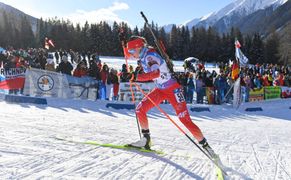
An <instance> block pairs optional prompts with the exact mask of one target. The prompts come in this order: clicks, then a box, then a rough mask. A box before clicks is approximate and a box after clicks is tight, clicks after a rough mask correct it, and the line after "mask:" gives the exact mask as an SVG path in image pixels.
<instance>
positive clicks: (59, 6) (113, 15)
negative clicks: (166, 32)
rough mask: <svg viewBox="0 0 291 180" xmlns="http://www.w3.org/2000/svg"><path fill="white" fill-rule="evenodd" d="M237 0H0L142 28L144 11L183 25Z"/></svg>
mask: <svg viewBox="0 0 291 180" xmlns="http://www.w3.org/2000/svg"><path fill="white" fill-rule="evenodd" d="M233 1H234V0H179V1H177V0H172V1H169V0H158V1H157V0H50V1H40V0H25V1H23V0H0V2H3V3H5V4H8V5H11V6H13V7H15V8H17V9H19V10H21V11H23V12H25V13H26V14H29V15H31V16H34V17H36V18H40V17H43V19H46V18H48V17H56V16H57V17H58V18H64V19H70V20H71V21H72V22H75V23H76V22H79V23H80V24H81V25H82V24H84V23H85V21H86V20H87V21H88V22H89V23H96V22H97V23H98V22H100V21H101V20H102V21H104V20H105V21H107V22H113V21H116V22H121V21H124V22H127V23H128V24H129V25H130V26H131V27H135V26H138V27H142V26H143V24H144V20H143V19H142V17H141V16H140V11H143V12H144V14H145V15H146V16H147V18H148V20H149V21H150V22H151V21H154V22H155V23H157V24H158V25H160V26H163V25H167V24H178V25H179V24H183V23H185V22H187V21H189V20H192V19H194V18H199V17H202V16H204V15H207V14H209V13H211V12H215V11H218V10H220V9H221V8H223V7H224V6H226V5H228V4H229V3H231V2H233Z"/></svg>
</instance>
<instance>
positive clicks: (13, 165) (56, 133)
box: [0, 96, 291, 180]
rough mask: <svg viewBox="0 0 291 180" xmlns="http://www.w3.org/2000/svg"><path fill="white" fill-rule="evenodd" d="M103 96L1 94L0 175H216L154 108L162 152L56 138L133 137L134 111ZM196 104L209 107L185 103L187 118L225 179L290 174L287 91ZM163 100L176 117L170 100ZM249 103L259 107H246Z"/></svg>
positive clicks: (104, 139) (118, 141) (153, 133)
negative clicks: (25, 99)
mask: <svg viewBox="0 0 291 180" xmlns="http://www.w3.org/2000/svg"><path fill="white" fill-rule="evenodd" d="M2 98H3V96H2ZM106 103H107V102H106V101H95V102H94V101H87V100H65V99H53V98H48V105H33V104H8V103H6V102H4V101H3V100H0V107H1V108H0V114H1V118H0V179H130V180H131V179H158V180H162V179H164V180H169V179H171V180H172V179H183V180H184V179H216V176H215V172H214V169H215V168H214V166H213V164H211V162H210V161H209V160H208V159H207V158H206V157H205V156H204V155H203V154H202V153H201V152H200V151H199V150H198V149H197V148H196V147H195V146H194V145H193V144H192V143H191V142H190V141H189V140H188V139H187V138H186V137H185V136H184V135H183V134H181V133H180V132H179V131H178V130H177V129H176V127H174V126H173V125H172V124H171V122H170V121H168V120H167V119H165V117H164V116H163V115H162V114H161V113H160V112H159V111H158V110H157V109H153V110H151V111H150V112H149V121H150V127H151V128H150V129H151V136H152V140H153V143H154V145H153V149H157V150H162V151H164V152H165V154H164V155H155V154H152V153H141V152H135V151H125V150H119V149H111V148H106V147H97V146H93V145H85V144H80V143H73V142H67V141H61V140H57V139H56V138H67V139H68V140H74V141H87V140H94V141H98V142H100V143H115V144H125V143H130V142H133V141H136V140H138V139H139V135H138V133H137V128H136V119H135V114H134V111H133V110H115V109H110V108H109V109H108V108H106ZM201 106H202V107H209V108H210V110H211V112H199V113H198V112H191V111H190V113H191V117H192V120H193V121H194V122H195V123H196V124H197V125H198V126H200V128H201V129H202V131H203V132H204V134H205V136H206V137H207V139H208V141H209V143H210V145H211V146H212V147H213V149H214V150H215V151H216V152H217V153H218V154H220V157H221V160H222V162H223V163H224V165H225V166H226V167H227V171H228V173H229V179H264V180H265V179H291V176H290V175H291V138H290V137H291V130H290V129H291V109H290V107H291V99H284V100H273V101H265V102H255V103H245V104H243V105H242V106H241V107H240V108H239V109H238V110H235V109H233V108H231V106H229V105H222V106H215V105H191V106H189V108H190V107H201ZM161 107H162V108H163V109H164V110H165V111H166V112H167V113H168V114H169V115H170V116H171V117H172V118H173V119H175V120H177V118H176V116H175V114H174V113H173V109H172V108H171V106H170V105H166V104H164V105H161ZM247 107H262V108H263V110H264V111H261V112H246V111H245V109H246V108H247ZM178 123H179V122H178ZM179 125H181V124H180V123H179ZM183 129H185V128H183ZM186 132H187V133H188V134H189V132H188V131H186Z"/></svg>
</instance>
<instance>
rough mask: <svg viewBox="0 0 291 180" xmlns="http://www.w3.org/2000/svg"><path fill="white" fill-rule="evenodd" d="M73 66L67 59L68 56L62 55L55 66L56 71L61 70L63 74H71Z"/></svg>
mask: <svg viewBox="0 0 291 180" xmlns="http://www.w3.org/2000/svg"><path fill="white" fill-rule="evenodd" d="M72 70H73V66H72V64H71V63H70V62H69V61H68V57H67V56H65V55H63V56H62V62H61V63H60V64H59V66H58V68H57V72H61V73H63V74H68V75H72Z"/></svg>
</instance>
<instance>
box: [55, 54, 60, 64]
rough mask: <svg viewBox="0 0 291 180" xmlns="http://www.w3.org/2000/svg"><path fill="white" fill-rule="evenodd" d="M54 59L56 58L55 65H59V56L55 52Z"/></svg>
mask: <svg viewBox="0 0 291 180" xmlns="http://www.w3.org/2000/svg"><path fill="white" fill-rule="evenodd" d="M55 58H56V63H57V64H59V59H60V56H59V53H58V51H56V52H55Z"/></svg>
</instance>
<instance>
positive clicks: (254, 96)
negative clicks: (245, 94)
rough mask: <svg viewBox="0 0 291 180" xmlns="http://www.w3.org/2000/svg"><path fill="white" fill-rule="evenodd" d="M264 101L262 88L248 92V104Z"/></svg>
mask: <svg viewBox="0 0 291 180" xmlns="http://www.w3.org/2000/svg"><path fill="white" fill-rule="evenodd" d="M263 100H264V88H261V89H256V88H254V89H252V90H250V96H249V102H254V101H263Z"/></svg>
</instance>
